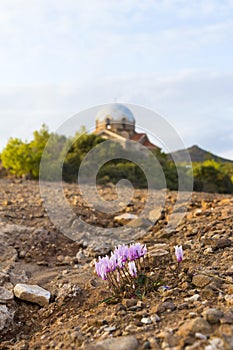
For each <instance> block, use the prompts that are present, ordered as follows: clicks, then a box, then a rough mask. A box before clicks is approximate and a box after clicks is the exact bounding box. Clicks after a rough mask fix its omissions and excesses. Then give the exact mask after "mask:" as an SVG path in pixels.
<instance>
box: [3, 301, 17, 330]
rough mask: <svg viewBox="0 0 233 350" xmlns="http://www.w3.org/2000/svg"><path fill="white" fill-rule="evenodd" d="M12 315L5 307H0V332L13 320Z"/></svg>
mask: <svg viewBox="0 0 233 350" xmlns="http://www.w3.org/2000/svg"><path fill="white" fill-rule="evenodd" d="M13 315H14V313H12V312H11V311H10V310H9V309H8V308H7V307H6V305H0V331H1V330H3V329H4V328H6V327H7V325H8V324H10V323H11V322H12V320H13Z"/></svg>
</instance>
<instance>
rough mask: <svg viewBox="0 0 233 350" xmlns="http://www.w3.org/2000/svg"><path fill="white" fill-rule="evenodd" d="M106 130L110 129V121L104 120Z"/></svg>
mask: <svg viewBox="0 0 233 350" xmlns="http://www.w3.org/2000/svg"><path fill="white" fill-rule="evenodd" d="M106 129H111V120H110V119H109V118H106Z"/></svg>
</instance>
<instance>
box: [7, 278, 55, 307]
mask: <svg viewBox="0 0 233 350" xmlns="http://www.w3.org/2000/svg"><path fill="white" fill-rule="evenodd" d="M14 294H15V296H16V297H17V298H19V299H22V300H26V301H30V302H32V303H36V304H38V305H40V306H47V305H48V304H49V299H50V292H49V291H47V290H46V289H44V288H41V287H39V286H37V285H30V284H21V283H18V284H16V286H15V287H14Z"/></svg>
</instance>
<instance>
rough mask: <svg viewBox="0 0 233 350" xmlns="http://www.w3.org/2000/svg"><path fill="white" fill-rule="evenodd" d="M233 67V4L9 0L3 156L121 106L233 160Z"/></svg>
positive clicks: (0, 37)
mask: <svg viewBox="0 0 233 350" xmlns="http://www.w3.org/2000/svg"><path fill="white" fill-rule="evenodd" d="M232 62H233V0H221V1H220V0H219V1H217V0H216V1H215V0H206V1H204V0H196V1H189V0H179V1H178V0H144V1H141V0H124V1H119V0H118V1H115V0H111V1H107V0H90V1H88V2H87V1H83V0H78V1H77V0H1V2H0V77H1V78H0V118H1V128H0V149H2V148H3V147H4V146H5V144H6V142H7V140H8V139H9V137H10V136H13V137H20V138H22V139H30V138H31V137H32V132H33V130H35V129H39V128H40V126H41V124H42V123H46V124H47V125H48V126H49V128H50V130H51V131H52V130H53V131H55V130H56V129H57V128H58V127H59V126H60V124H62V123H63V122H64V121H65V120H66V119H67V118H69V117H71V116H72V115H74V114H75V113H78V112H79V111H80V110H83V109H87V108H90V107H92V106H94V105H98V104H103V103H108V102H110V103H111V102H113V101H114V99H115V98H117V100H118V101H119V102H122V103H124V102H125V103H130V104H139V105H143V106H145V107H148V108H149V109H152V110H155V111H156V112H158V113H160V114H161V115H163V116H164V117H165V118H166V119H167V121H168V122H169V123H171V124H172V125H173V126H174V127H175V129H176V130H177V132H178V133H179V134H180V136H181V137H182V138H183V140H184V143H185V145H186V146H187V147H188V146H191V145H193V144H198V145H199V146H200V147H202V148H205V149H207V150H210V151H212V152H214V153H216V154H218V155H221V156H224V157H228V158H230V159H233V63H232ZM94 117H95V116H93V123H94ZM137 122H138V123H139V124H142V123H146V121H143V120H137ZM81 124H85V119H84V120H83V121H81ZM145 128H147V129H150V125H145Z"/></svg>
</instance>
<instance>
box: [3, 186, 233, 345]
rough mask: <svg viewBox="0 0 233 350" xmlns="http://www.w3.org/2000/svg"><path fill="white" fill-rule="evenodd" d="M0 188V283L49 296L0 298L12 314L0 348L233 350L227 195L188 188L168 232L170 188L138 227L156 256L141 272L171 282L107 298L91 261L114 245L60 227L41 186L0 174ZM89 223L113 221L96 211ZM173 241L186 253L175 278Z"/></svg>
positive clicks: (78, 204)
mask: <svg viewBox="0 0 233 350" xmlns="http://www.w3.org/2000/svg"><path fill="white" fill-rule="evenodd" d="M0 189H1V198H0V264H1V271H0V286H1V287H3V288H5V289H8V290H12V289H13V287H14V285H15V284H16V283H28V284H37V285H39V286H41V287H43V288H45V289H47V290H49V291H50V293H51V300H50V303H49V305H48V306H46V307H40V306H38V305H36V304H32V303H29V302H25V301H22V300H20V299H17V298H15V297H14V299H13V300H10V301H8V302H5V304H6V307H7V310H8V311H9V315H11V321H10V317H9V320H8V321H7V322H6V324H5V326H4V327H3V329H2V330H1V331H0V332H1V333H0V340H1V345H0V349H22V350H23V349H87V350H88V349H102V350H103V349H119V350H120V349H123V350H124V349H125V350H131V349H132V350H133V349H139V350H140V349H173V350H175V349H177V350H179V349H186V350H194V349H196V350H197V349H206V350H221V349H223V350H224V349H233V278H232V276H233V261H232V252H233V245H232V226H233V220H232V211H233V210H232V209H233V198H232V196H230V195H219V194H207V193H193V195H192V199H191V201H190V203H189V204H188V206H187V209H188V210H187V214H186V216H185V218H184V219H183V220H182V222H181V223H180V224H179V225H178V227H176V229H173V230H170V231H169V230H167V231H165V230H164V229H165V227H166V225H167V220H168V215H169V213H170V212H171V210H172V206H173V204H174V200H175V197H176V194H175V193H173V192H169V193H168V194H167V197H166V205H165V208H164V210H163V211H162V213H161V216H160V218H159V219H158V220H157V221H156V223H155V224H154V225H151V226H150V227H149V228H147V229H144V228H143V227H140V223H139V226H138V228H137V229H138V230H140V231H141V238H140V242H142V243H146V244H147V247H148V249H149V250H150V251H151V252H152V253H151V255H153V257H152V258H151V260H150V262H149V268H148V271H147V273H148V275H150V276H152V277H153V278H156V279H157V281H158V282H160V283H161V284H162V285H167V286H168V287H169V288H168V289H166V290H164V289H163V288H159V289H158V288H157V289H156V290H154V291H151V292H149V293H148V294H147V295H145V296H144V297H143V298H142V300H140V299H136V298H132V299H125V298H124V297H123V298H122V300H116V301H115V303H110V304H107V303H105V302H103V300H104V299H106V298H107V297H108V296H109V295H110V294H109V290H108V287H107V286H106V284H105V282H102V281H101V280H100V278H98V277H97V276H96V275H95V273H94V269H93V260H94V258H95V257H96V256H98V255H99V254H106V253H108V252H110V250H111V249H112V248H114V246H111V244H110V243H108V244H106V245H105V247H103V246H100V247H98V243H96V245H91V244H89V242H85V240H81V241H78V242H74V241H72V240H70V239H69V238H67V237H66V236H64V235H63V234H61V233H60V232H59V231H58V230H57V229H56V227H55V226H54V225H53V223H52V222H50V220H49V217H48V216H47V214H46V211H45V209H44V207H43V201H42V199H41V197H40V192H39V187H38V183H36V182H29V181H11V180H1V181H0ZM102 190H103V191H104V192H105V195H107V196H108V197H109V198H110V199H111V198H113V197H114V195H115V193H114V190H113V188H112V187H111V186H109V187H105V188H104V189H102ZM65 191H66V196H67V198H68V199H69V201H70V203H71V204H72V206H73V208H74V210H75V211H76V212H77V213H78V214H79V215H81V216H82V218H83V219H85V220H87V222H88V220H89V222H91V217H92V213H91V209H90V208H88V206H85V205H84V204H83V203H82V201H81V199H80V196H79V194H78V191H77V186H76V185H68V184H67V185H65ZM145 195H146V194H145V191H142V190H137V191H136V195H135V196H134V198H133V200H132V201H131V203H129V205H128V207H127V211H128V212H130V213H133V214H137V213H138V212H140V210H141V209H142V207H143V205H144V204H143V203H144V201H145ZM151 209H153V208H151ZM180 211H182V207H181V208H180ZM122 212H124V211H120V213H122ZM92 224H93V223H92ZM95 224H96V225H98V226H99V227H115V226H119V225H120V224H119V223H116V222H114V219H113V216H111V215H109V216H106V215H103V214H98V213H95ZM142 226H143V225H142ZM122 229H124V227H123V226H122ZM160 244H163V245H162V246H161V245H160ZM175 244H182V245H183V249H184V256H185V258H184V261H183V262H182V264H181V267H180V271H179V272H178V274H177V275H176V273H175V272H174V271H175V268H176V262H175V259H174V257H173V255H174V254H173V252H174V245H175ZM161 249H162V250H163V252H162V253H161ZM164 251H165V252H164ZM0 305H1V303H0ZM128 336H131V337H128ZM108 339H115V342H112V343H108ZM127 341H128V343H127ZM127 344H128V345H127Z"/></svg>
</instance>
